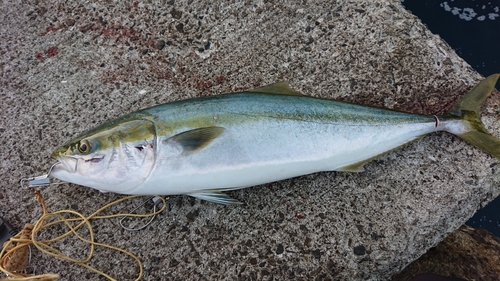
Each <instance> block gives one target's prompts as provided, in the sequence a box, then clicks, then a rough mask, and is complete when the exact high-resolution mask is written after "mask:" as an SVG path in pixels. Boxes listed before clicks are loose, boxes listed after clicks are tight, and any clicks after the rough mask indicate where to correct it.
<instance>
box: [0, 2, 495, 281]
mask: <svg viewBox="0 0 500 281" xmlns="http://www.w3.org/2000/svg"><path fill="white" fill-rule="evenodd" d="M204 2H206V3H204ZM0 5H1V9H0V11H1V12H0V17H1V20H0V22H1V23H2V24H1V25H0V35H1V38H2V40H1V42H0V59H1V66H2V68H1V83H2V87H1V99H2V102H1V104H0V109H1V113H0V114H1V117H2V118H0V134H1V148H0V149H1V150H0V153H1V156H2V162H1V164H0V171H1V175H2V177H3V179H2V180H1V181H0V187H1V193H0V204H1V209H2V216H3V217H4V218H5V219H6V220H7V221H9V222H11V223H12V224H13V225H14V226H16V227H17V228H19V229H20V228H21V227H22V225H23V224H24V223H26V222H31V221H34V220H36V219H37V218H38V217H39V216H40V214H41V210H40V208H39V205H38V203H36V202H35V200H34V196H33V195H32V194H31V193H30V192H29V191H27V190H22V189H20V187H19V180H20V179H21V178H22V177H26V176H32V175H39V174H43V173H46V171H47V169H48V168H49V167H50V165H51V164H52V163H54V160H52V159H50V153H51V152H52V150H54V149H55V148H56V147H57V146H59V145H60V144H61V143H63V142H65V141H67V140H69V139H70V138H72V137H74V136H76V135H77V134H79V133H81V132H83V131H84V130H86V129H89V128H91V127H93V126H95V125H97V124H100V123H101V122H104V121H105V120H109V119H111V118H113V117H117V116H120V115H122V114H124V113H128V112H131V111H134V110H137V109H140V108H144V107H148V106H152V105H155V104H159V103H164V102H169V101H174V100H178V99H185V98H189V97H196V96H204V95H216V94H220V93H224V92H231V91H237V90H242V89H248V88H253V87H256V86H261V85H265V84H269V83H273V82H276V81H280V80H286V81H289V82H290V84H291V86H292V87H293V88H295V89H297V90H299V91H301V92H303V93H304V94H308V95H313V96H318V97H324V98H335V99H339V100H344V101H349V102H355V103H360V104H367V105H374V106H382V107H388V108H393V109H398V110H403V111H409V112H414V113H427V114H438V113H443V112H444V111H445V110H446V109H448V108H450V107H451V105H452V104H453V103H454V102H455V101H456V100H457V99H458V98H459V97H460V96H462V95H463V94H464V93H465V92H467V91H468V90H469V89H470V88H471V87H472V86H473V85H474V84H475V83H476V82H477V81H478V80H479V79H480V76H479V75H478V74H477V73H476V72H475V71H474V70H473V69H472V68H471V67H470V66H469V65H467V64H466V63H465V62H464V61H463V60H462V59H460V58H459V57H458V56H457V55H456V54H455V53H454V52H453V51H452V50H451V49H450V47H449V46H448V45H447V44H446V43H444V42H443V41H442V40H441V39H440V38H439V37H438V36H435V35H433V34H431V33H430V32H429V31H428V30H427V29H426V28H425V26H424V25H422V24H421V23H420V22H419V20H418V19H417V18H416V17H414V16H413V15H411V14H410V13H409V12H407V11H406V10H405V9H404V8H403V7H402V6H401V3H400V2H399V1H388V0H377V1H372V0H370V1H297V2H289V1H281V2H273V1H216V2H215V3H209V1H200V2H196V1H192V0H186V1H181V0H170V1H138V2H131V1H124V2H121V1H120V2H118V1H67V2H63V1H43V0H41V1H34V0H33V1H2V3H1V4H0ZM499 106H500V95H499V94H498V93H495V94H494V95H493V97H492V98H490V99H489V100H488V102H487V105H486V107H485V108H484V114H485V115H484V118H483V121H484V122H485V124H486V127H487V128H488V130H490V131H491V132H493V133H494V134H496V135H497V136H500V124H499V122H498V120H499V119H500V116H499V115H500V111H499ZM498 163H499V160H498V159H494V158H492V157H491V156H489V155H487V154H485V153H483V152H481V151H479V150H478V149H476V148H474V147H472V146H470V145H468V144H466V143H465V142H463V141H461V140H460V139H458V138H456V137H454V136H452V135H449V134H446V133H439V134H434V135H429V136H427V137H425V138H423V139H421V140H419V141H417V142H415V143H413V144H411V145H409V146H407V147H405V148H403V149H400V150H397V151H395V152H393V153H390V154H388V155H386V156H383V157H381V158H380V159H377V160H375V161H373V162H371V163H369V164H368V165H366V166H365V168H366V172H364V173H336V172H330V173H318V174H313V175H310V176H304V177H299V178H294V179H290V180H286V181H281V182H277V183H272V184H268V185H264V186H259V187H254V188H248V189H245V190H241V191H236V192H231V194H230V195H231V196H233V197H234V198H236V199H238V200H240V201H243V202H245V203H246V204H245V205H243V206H236V207H231V206H222V205H216V204H212V203H208V202H201V201H199V200H196V199H193V198H189V197H184V196H175V197H172V198H171V199H170V201H169V203H168V204H169V206H168V211H166V212H164V213H162V214H161V215H160V216H159V218H158V219H157V220H155V222H154V223H153V224H152V225H151V226H149V227H148V228H147V229H146V230H143V231H141V232H138V233H131V232H127V231H124V230H122V229H121V228H119V226H118V224H117V223H118V220H109V221H99V222H97V223H96V224H95V227H96V230H97V231H98V240H99V241H100V242H105V243H111V244H114V245H116V246H119V247H123V248H126V249H128V250H130V251H132V252H134V253H136V254H137V255H138V256H139V257H140V258H141V260H142V261H143V262H144V267H145V276H144V278H143V280H196V279H199V280H277V279H279V280H285V279H296V280H384V279H388V278H389V277H390V276H391V275H392V274H394V273H396V272H398V271H400V270H401V269H403V267H404V266H405V265H407V264H408V263H410V262H411V261H412V260H414V259H416V258H417V257H419V256H420V255H422V254H423V253H425V252H426V250H427V249H429V248H430V247H431V246H433V245H435V244H436V243H437V242H438V241H440V240H442V239H443V238H444V237H445V236H446V235H447V234H448V233H450V232H451V231H453V230H454V229H457V228H458V227H459V226H460V225H461V224H463V223H464V222H465V221H466V220H467V219H468V218H469V217H471V216H472V215H473V213H474V212H475V210H476V209H478V208H480V207H481V206H483V205H485V204H486V203H487V202H489V201H490V200H492V199H493V198H495V197H496V196H498V194H499V192H500V187H499V182H500V169H498V167H499V166H498ZM256 176H258V175H256ZM43 194H44V196H45V197H46V199H47V204H48V206H49V209H50V210H52V211H55V210H59V209H63V208H72V209H75V210H78V211H81V212H84V213H86V214H89V213H91V212H92V211H93V210H95V209H97V208H98V207H99V206H102V205H104V204H105V203H107V202H110V201H112V200H114V199H116V198H118V197H119V196H118V195H113V194H101V193H99V192H97V191H94V190H91V189H89V188H84V187H81V186H75V185H67V184H66V185H59V186H50V187H47V188H44V189H43ZM78 245H79V244H77V243H73V242H71V241H68V242H66V243H63V244H62V245H61V248H62V249H63V251H65V252H66V253H68V254H76V255H78V254H80V255H81V252H82V251H83V249H82V248H81V247H80V246H78ZM34 259H35V260H34V263H35V264H36V266H37V271H38V272H53V273H59V274H61V275H62V277H63V280H76V279H78V280H83V279H86V280H91V279H94V280H95V279H99V277H97V275H95V274H93V273H90V272H89V271H87V270H86V269H83V268H80V267H79V266H77V265H73V264H69V263H66V262H61V261H59V260H56V259H53V258H47V257H43V256H41V255H39V254H35V257H34ZM93 264H94V265H96V266H98V267H99V268H100V269H102V270H105V271H108V272H109V273H110V274H111V275H112V276H116V277H119V279H120V280H130V279H131V278H133V276H134V274H135V273H136V271H137V270H136V268H135V267H134V264H133V263H132V261H130V260H128V259H126V258H124V257H121V256H120V255H117V254H115V253H111V252H109V251H106V250H99V251H98V253H97V256H96V258H95V260H94V262H93ZM101 279H102V278H101Z"/></svg>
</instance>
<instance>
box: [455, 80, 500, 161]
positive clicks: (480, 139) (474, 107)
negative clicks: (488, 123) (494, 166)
mask: <svg viewBox="0 0 500 281" xmlns="http://www.w3.org/2000/svg"><path fill="white" fill-rule="evenodd" d="M499 77H500V73H497V74H493V75H490V76H488V77H487V78H486V79H484V80H483V81H481V82H479V84H477V85H476V86H475V87H474V88H473V89H472V90H471V91H470V92H469V93H467V94H466V95H465V96H464V97H463V98H462V99H461V100H459V101H458V102H457V103H456V104H455V105H454V106H453V107H452V108H451V109H450V110H449V111H448V112H447V115H451V116H456V117H460V118H461V119H464V120H467V121H468V122H469V123H470V125H471V127H472V130H470V131H468V132H466V133H463V134H458V136H459V137H460V138H462V139H464V140H465V141H467V142H468V143H470V144H472V145H474V146H476V147H478V148H480V149H482V150H484V151H486V152H488V153H490V154H491V155H493V156H495V157H497V158H500V140H499V139H498V138H496V137H494V136H492V135H491V134H490V133H488V131H487V130H486V128H485V127H484V125H483V122H482V121H481V106H482V105H483V103H484V101H485V100H486V98H487V97H488V95H489V94H490V93H491V92H492V91H493V89H494V88H495V84H496V83H497V80H498V78H499Z"/></svg>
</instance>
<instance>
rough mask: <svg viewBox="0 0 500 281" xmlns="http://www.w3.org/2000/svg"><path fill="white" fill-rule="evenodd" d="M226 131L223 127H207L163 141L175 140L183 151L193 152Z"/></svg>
mask: <svg viewBox="0 0 500 281" xmlns="http://www.w3.org/2000/svg"><path fill="white" fill-rule="evenodd" d="M222 132H224V128H222V127H216V126H213V127H205V128H199V129H194V130H190V131H186V132H182V133H180V134H177V135H175V136H173V137H171V138H168V139H166V140H164V141H163V143H168V142H175V143H177V144H178V145H179V146H180V147H181V148H182V153H191V152H195V151H197V150H200V149H203V148H205V147H206V146H207V145H208V144H209V143H211V142H212V141H213V140H214V139H216V138H217V137H218V136H220V134H222Z"/></svg>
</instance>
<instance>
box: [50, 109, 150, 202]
mask: <svg viewBox="0 0 500 281" xmlns="http://www.w3.org/2000/svg"><path fill="white" fill-rule="evenodd" d="M156 140H157V138H156V129H155V124H154V123H153V122H152V121H149V120H144V119H135V120H134V119H132V120H120V119H118V120H115V121H112V122H110V123H107V124H104V125H101V126H99V127H97V128H95V129H93V130H90V131H88V132H87V133H84V134H82V135H80V136H78V137H76V138H75V139H73V140H71V141H70V142H68V143H66V144H64V145H62V146H61V147H59V148H58V149H56V150H55V151H54V153H52V157H54V158H56V159H57V160H58V163H57V164H56V165H55V166H54V167H53V169H52V171H51V173H50V175H51V176H53V177H55V178H58V179H60V180H62V181H66V182H71V183H75V184H79V185H83V186H88V187H92V188H95V189H98V190H100V191H104V192H106V191H110V192H116V193H122V194H130V193H129V192H130V191H131V190H132V189H134V188H137V187H139V186H140V185H141V184H142V183H144V181H145V180H146V179H147V178H148V176H149V174H150V173H151V171H152V169H153V167H154V163H155V155H156Z"/></svg>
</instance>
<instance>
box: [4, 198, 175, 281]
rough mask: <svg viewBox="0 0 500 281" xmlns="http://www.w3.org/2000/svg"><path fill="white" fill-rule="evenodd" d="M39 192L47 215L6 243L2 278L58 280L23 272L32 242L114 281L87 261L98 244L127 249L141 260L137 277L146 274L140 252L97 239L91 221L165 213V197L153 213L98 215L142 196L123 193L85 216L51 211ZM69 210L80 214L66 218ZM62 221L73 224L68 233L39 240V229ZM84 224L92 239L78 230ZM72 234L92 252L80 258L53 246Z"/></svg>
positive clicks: (37, 246)
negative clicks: (47, 221) (68, 254)
mask: <svg viewBox="0 0 500 281" xmlns="http://www.w3.org/2000/svg"><path fill="white" fill-rule="evenodd" d="M35 194H36V195H37V201H38V202H40V203H41V205H42V209H43V215H42V217H41V218H40V219H38V221H36V222H35V224H34V225H28V224H27V225H26V226H25V229H23V231H21V232H19V233H18V234H17V235H15V236H14V237H11V238H10V240H9V241H7V242H6V243H5V244H4V247H3V249H2V251H1V252H0V270H1V271H2V272H3V273H5V274H6V275H7V276H8V279H3V278H2V279H0V281H3V280H9V281H13V280H15V281H24V280H26V281H27V280H33V281H35V280H36V281H53V280H58V278H59V275H57V274H41V275H36V276H32V275H28V274H24V273H22V272H20V271H22V270H24V269H25V268H26V264H27V254H28V252H27V249H28V246H29V245H33V246H35V247H36V248H37V249H38V250H39V251H41V252H43V253H45V254H47V255H50V256H54V257H57V258H60V259H63V260H67V261H70V262H73V263H76V264H79V265H81V266H83V267H85V268H87V269H89V270H91V271H93V272H95V273H98V274H100V275H102V276H104V277H106V278H108V279H109V280H113V281H116V279H114V278H113V277H111V276H109V275H108V274H106V273H104V272H102V271H100V270H98V269H96V268H94V267H92V266H90V265H88V264H87V263H88V262H89V261H90V260H91V259H92V256H93V254H94V249H95V247H96V246H100V247H104V248H108V249H111V250H115V251H119V252H121V253H124V254H126V255H128V256H129V257H131V258H133V259H134V260H135V261H136V262H137V264H138V266H139V276H138V277H137V278H136V279H135V280H140V279H141V277H142V274H143V267H142V263H141V261H140V260H139V258H138V257H137V256H135V255H134V254H132V253H130V252H128V251H126V250H124V249H120V248H117V247H114V246H111V245H107V244H102V243H98V242H95V240H94V231H93V229H92V225H91V224H90V220H95V219H109V218H116V217H124V216H132V217H150V216H154V215H157V214H159V213H161V212H162V211H163V210H164V209H165V207H166V205H167V204H166V200H165V198H163V197H159V198H160V199H161V200H162V202H163V204H162V207H161V208H160V209H159V210H158V211H156V212H154V213H149V214H113V215H103V216H98V214H99V213H101V212H102V211H104V210H105V209H107V208H109V207H111V206H113V205H116V204H118V203H121V202H123V201H126V200H129V199H132V198H136V197H138V196H127V197H123V198H121V199H118V200H116V201H113V202H111V203H109V204H107V205H105V206H104V207H102V208H100V209H98V210H97V211H95V212H94V213H92V214H91V215H90V216H87V217H85V216H84V215H82V214H80V213H78V212H75V211H72V210H62V211H57V212H54V213H48V212H47V207H46V205H45V201H44V200H43V198H42V196H41V195H40V191H39V190H36V191H35ZM68 214H70V215H73V216H76V218H69V219H68V218H65V217H64V215H68ZM51 218H55V219H56V221H53V222H50V223H45V221H46V220H48V219H51ZM75 222H80V223H78V224H77V225H76V226H73V225H72V223H73V224H74V223H75ZM60 223H64V224H65V225H66V227H68V228H69V231H67V232H65V233H64V234H61V235H59V236H57V237H56V238H53V239H49V240H44V241H38V240H37V233H39V232H40V231H42V230H43V229H46V228H48V227H51V226H53V225H56V224H60ZM82 226H86V227H87V229H88V231H89V236H90V239H86V238H84V237H82V236H81V235H79V234H78V233H77V230H78V229H79V228H81V227H82ZM27 233H29V235H28V236H27ZM71 234H73V235H75V236H76V237H77V238H78V239H80V240H81V241H83V242H85V243H87V244H89V245H90V251H89V254H88V256H87V258H86V259H82V260H79V259H73V258H70V257H68V256H66V255H65V254H63V253H61V252H60V251H59V250H57V249H55V248H53V247H51V246H49V244H50V243H53V242H56V241H59V240H61V239H64V238H65V237H67V236H69V235H71ZM23 235H24V236H23ZM18 260H19V262H18Z"/></svg>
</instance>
